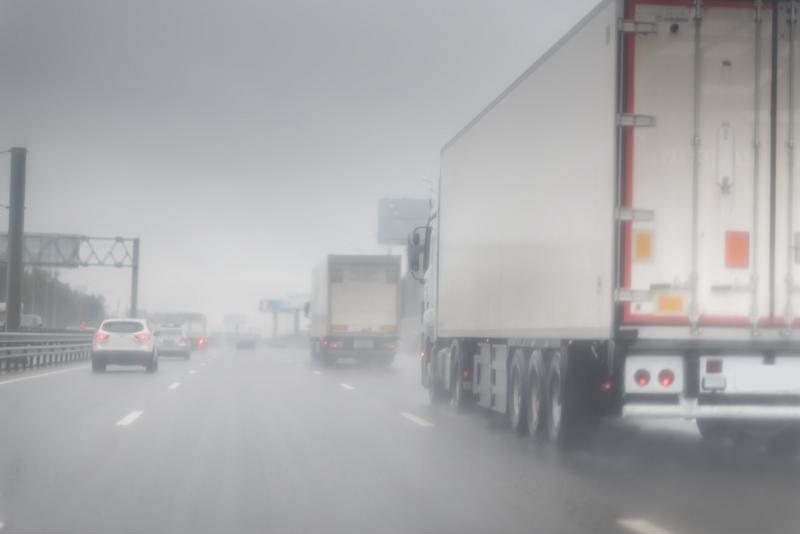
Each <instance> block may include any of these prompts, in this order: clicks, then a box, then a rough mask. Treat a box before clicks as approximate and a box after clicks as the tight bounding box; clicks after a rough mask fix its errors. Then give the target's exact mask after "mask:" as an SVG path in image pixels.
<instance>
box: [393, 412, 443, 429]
mask: <svg viewBox="0 0 800 534" xmlns="http://www.w3.org/2000/svg"><path fill="white" fill-rule="evenodd" d="M400 415H402V416H403V417H405V418H406V419H408V420H409V421H411V422H412V423H415V424H418V425H419V426H424V427H426V428H429V427H432V426H436V425H434V424H433V423H431V422H430V421H426V420H425V419H423V418H422V417H417V416H416V415H414V414H413V413H408V412H400Z"/></svg>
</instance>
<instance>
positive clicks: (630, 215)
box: [617, 208, 655, 221]
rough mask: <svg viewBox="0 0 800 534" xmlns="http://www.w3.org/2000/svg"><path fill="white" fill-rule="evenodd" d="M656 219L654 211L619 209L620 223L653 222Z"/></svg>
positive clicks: (618, 218)
mask: <svg viewBox="0 0 800 534" xmlns="http://www.w3.org/2000/svg"><path fill="white" fill-rule="evenodd" d="M654 217H655V216H654V214H653V210H638V209H635V208H617V220H618V221H652V220H653V218H654Z"/></svg>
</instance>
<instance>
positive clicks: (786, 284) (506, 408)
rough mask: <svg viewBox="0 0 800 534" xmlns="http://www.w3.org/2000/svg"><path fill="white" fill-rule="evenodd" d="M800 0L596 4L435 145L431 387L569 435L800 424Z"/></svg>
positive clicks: (428, 257) (425, 243) (557, 437)
mask: <svg viewBox="0 0 800 534" xmlns="http://www.w3.org/2000/svg"><path fill="white" fill-rule="evenodd" d="M799 13H800V2H788V1H780V2H769V1H763V2H762V1H758V0H756V1H753V0H743V1H732V0H726V1H715V0H704V1H703V0H627V1H623V0H605V1H603V2H601V3H600V4H599V5H598V6H597V7H596V8H595V9H594V10H593V11H592V12H591V13H590V14H589V15H588V16H586V17H585V18H584V19H583V20H582V21H581V22H580V23H579V24H578V25H577V26H576V27H575V28H574V29H573V30H572V31H570V32H569V33H568V34H567V35H565V36H564V37H563V38H562V39H561V40H560V41H559V42H558V43H557V44H556V45H555V46H554V47H553V48H552V49H551V50H550V51H548V52H547V53H546V54H544V56H543V57H541V58H540V59H539V60H538V61H537V62H536V63H535V64H534V65H533V66H532V67H531V68H530V69H528V70H527V71H526V72H525V73H524V74H523V75H522V76H521V77H520V78H519V79H518V80H517V81H516V82H514V83H513V84H512V85H511V87H509V88H508V89H507V90H506V91H505V92H504V93H503V94H501V95H500V96H499V97H498V98H497V99H496V100H495V101H494V102H492V104H491V105H490V106H489V107H487V108H486V109H485V110H484V111H483V112H482V113H480V114H479V115H478V116H477V117H476V118H475V119H474V120H473V121H472V122H470V123H469V124H468V125H467V126H466V127H465V128H464V129H463V130H462V131H461V132H460V133H459V134H458V135H456V137H455V138H454V139H453V140H452V141H450V142H449V143H448V144H447V145H446V146H445V147H444V149H443V150H442V153H441V175H440V183H439V194H438V206H437V208H436V209H435V211H434V212H433V213H432V215H431V219H430V223H429V225H428V226H427V227H425V228H421V229H418V230H417V231H415V232H414V233H413V234H412V235H411V237H410V254H409V259H410V268H411V269H412V272H416V275H417V276H418V277H419V278H420V279H423V280H424V284H425V287H424V303H423V307H424V311H423V335H422V347H421V356H422V360H421V361H422V379H423V384H424V385H426V386H427V387H428V388H429V390H430V395H431V397H432V399H434V400H442V399H448V398H449V399H450V401H451V402H452V403H453V404H456V405H458V406H462V405H464V404H465V403H467V402H470V401H472V402H477V404H478V405H480V406H482V407H485V408H488V409H490V410H494V411H497V412H502V413H506V414H508V417H509V419H510V421H511V426H512V427H513V428H514V429H515V430H516V431H518V432H521V433H525V432H527V433H530V434H543V435H547V436H549V438H550V439H551V440H553V441H555V442H557V443H560V444H565V443H570V442H574V441H575V440H576V439H579V437H580V436H584V435H585V434H584V431H585V430H586V429H588V428H591V426H592V423H593V422H594V421H596V420H597V419H598V418H599V417H600V416H603V415H611V414H618V415H622V416H626V417H639V416H652V417H670V418H686V419H696V420H697V423H698V426H699V428H700V430H701V432H702V433H703V435H704V436H715V437H717V436H730V435H734V434H736V433H739V432H742V431H748V432H750V431H752V432H766V433H767V434H769V435H775V436H777V435H787V434H788V433H793V432H796V425H797V424H798V422H800V328H799V327H800V313H798V312H800V303H798V294H799V293H800V272H799V271H800V212H799V211H798V210H799V209H800V206H799V205H798V204H799V203H800V184H797V183H796V181H797V179H798V176H800V169H798V161H800V158H798V157H797V150H798V144H797V143H796V142H795V132H796V131H798V117H799V114H798V112H797V110H796V107H797V103H798V102H800V100H798V98H797V95H796V92H797V88H798V87H800V64H798V62H800V47H799V46H798V39H800V20H798V14H799Z"/></svg>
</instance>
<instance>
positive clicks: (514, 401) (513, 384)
mask: <svg viewBox="0 0 800 534" xmlns="http://www.w3.org/2000/svg"><path fill="white" fill-rule="evenodd" d="M526 379H527V372H526V369H525V354H524V353H523V351H522V349H516V350H515V351H514V354H513V356H512V357H511V366H510V369H509V375H508V403H507V406H508V410H507V413H508V420H509V422H510V423H511V430H513V431H514V432H516V433H517V434H520V435H522V434H525V433H526V432H527V430H528V414H527V406H528V388H527V384H526V381H527V380H526Z"/></svg>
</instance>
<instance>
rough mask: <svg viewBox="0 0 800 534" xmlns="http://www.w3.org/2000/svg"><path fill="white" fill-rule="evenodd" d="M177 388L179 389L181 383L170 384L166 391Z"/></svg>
mask: <svg viewBox="0 0 800 534" xmlns="http://www.w3.org/2000/svg"><path fill="white" fill-rule="evenodd" d="M179 387H181V383H180V382H173V383H172V384H170V385H169V386H167V389H178V388H179Z"/></svg>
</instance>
